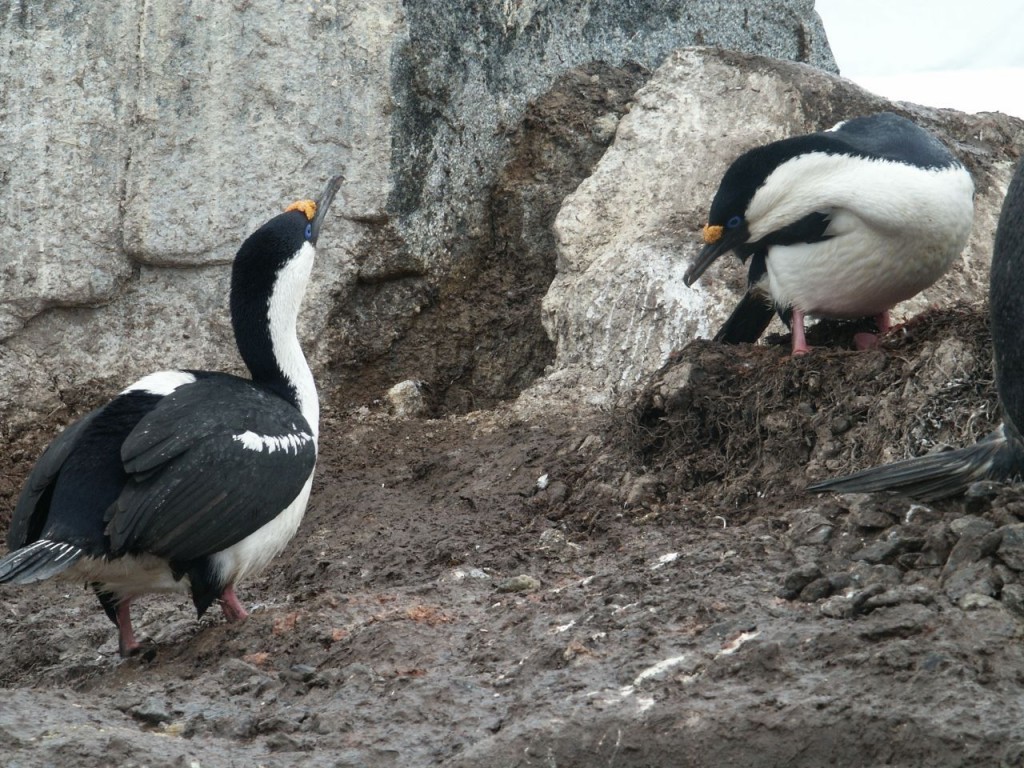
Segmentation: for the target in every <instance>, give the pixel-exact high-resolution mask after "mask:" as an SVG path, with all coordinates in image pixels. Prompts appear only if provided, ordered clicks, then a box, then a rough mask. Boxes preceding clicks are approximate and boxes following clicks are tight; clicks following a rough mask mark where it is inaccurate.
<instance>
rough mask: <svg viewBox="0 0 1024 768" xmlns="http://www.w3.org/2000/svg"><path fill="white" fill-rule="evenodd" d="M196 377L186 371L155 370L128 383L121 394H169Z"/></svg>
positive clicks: (191, 381) (190, 382)
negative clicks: (132, 382) (130, 383)
mask: <svg viewBox="0 0 1024 768" xmlns="http://www.w3.org/2000/svg"><path fill="white" fill-rule="evenodd" d="M195 380H196V377H195V376H194V375H193V374H191V373H189V372H187V371H157V372H156V373H151V374H149V375H148V376H143V377H142V378H141V379H139V380H138V381H136V382H135V383H134V384H132V385H130V386H129V387H128V388H127V389H124V390H122V391H121V394H122V395H127V394H128V393H129V392H148V393H149V394H151V395H169V394H171V392H173V391H174V390H176V389H177V388H178V387H182V386H184V385H186V384H194V383H195Z"/></svg>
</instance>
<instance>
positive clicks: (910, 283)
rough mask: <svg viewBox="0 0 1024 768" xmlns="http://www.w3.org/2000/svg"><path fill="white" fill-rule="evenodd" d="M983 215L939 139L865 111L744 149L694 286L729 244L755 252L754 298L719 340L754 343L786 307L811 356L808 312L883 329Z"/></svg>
mask: <svg viewBox="0 0 1024 768" xmlns="http://www.w3.org/2000/svg"><path fill="white" fill-rule="evenodd" d="M973 216H974V183H973V182H972V180H971V176H970V174H969V173H968V172H967V170H966V169H965V168H964V167H963V165H962V164H961V163H960V162H959V161H958V160H957V159H956V158H955V157H953V155H952V154H951V153H950V152H949V150H948V149H946V147H945V146H943V144H942V143H941V142H940V141H939V140H938V139H937V138H935V137H934V136H932V135H931V134H930V133H928V132H927V131H925V130H924V129H922V128H920V127H918V126H917V125H915V124H914V123H912V122H911V121H910V120H907V119H905V118H903V117H899V116H898V115H894V114H892V113H889V112H883V113H880V114H876V115H870V116H867V117H859V118H855V119H853V120H848V121H846V122H842V123H839V124H838V125H836V126H835V127H833V128H832V129H830V130H828V131H821V132H819V133H811V134H807V135H805V136H795V137H792V138H788V139H783V140H781V141H776V142H772V143H771V144H766V145H764V146H761V147H756V148H754V149H751V150H750V151H748V152H746V153H744V154H743V155H740V157H739V158H737V159H736V161H735V162H733V164H732V165H731V166H730V167H729V169H728V170H727V171H726V173H725V176H724V177H723V179H722V183H721V185H720V186H719V188H718V192H717V193H716V194H715V198H714V200H713V202H712V203H711V211H710V214H709V216H708V223H707V225H706V226H705V227H704V242H705V247H704V249H703V250H702V251H701V252H700V254H699V255H698V257H697V259H696V260H695V261H694V262H693V264H692V265H691V266H690V268H689V270H687V272H686V275H685V277H684V282H685V283H686V285H692V284H693V283H694V282H695V281H696V280H697V278H699V277H700V276H701V275H702V274H703V273H704V271H705V270H706V269H707V268H708V267H709V266H711V264H712V263H713V262H714V261H715V259H717V258H718V257H719V256H721V255H722V254H723V253H726V252H727V251H735V253H736V255H737V256H739V258H740V260H741V261H743V262H746V261H747V260H748V259H749V260H750V268H749V275H748V288H747V293H746V294H745V296H744V297H743V299H742V300H741V301H740V303H739V305H738V306H737V307H736V309H735V310H734V311H733V313H732V315H731V316H730V317H729V319H728V320H727V321H726V322H725V324H724V326H723V327H722V329H721V330H720V331H719V332H718V334H717V335H716V337H715V338H716V340H718V341H724V342H727V343H734V344H735V343H740V342H755V341H757V340H758V339H759V338H760V337H761V334H763V333H764V331H765V329H766V328H767V327H768V324H769V323H770V322H771V319H772V315H773V313H774V311H778V313H779V315H780V316H781V317H782V319H783V321H784V322H785V323H786V324H787V325H789V326H790V327H791V329H792V351H793V354H794V355H801V354H804V353H806V352H807V351H808V349H809V348H808V346H807V342H806V338H805V336H804V316H805V315H812V316H815V317H819V318H831V319H857V318H865V317H873V318H874V319H875V322H876V325H877V326H878V330H879V333H885V332H886V331H887V330H888V329H889V327H890V320H889V310H890V309H892V307H893V306H895V305H896V304H897V303H899V302H901V301H904V300H905V299H909V298H910V297H912V296H914V295H915V294H917V293H919V292H920V291H922V290H923V289H925V288H927V287H928V286H929V285H931V284H932V283H934V282H935V281H936V280H938V279H939V278H940V277H941V276H942V275H943V274H945V272H946V271H947V270H948V269H949V267H950V265H951V264H952V263H953V261H954V259H956V257H957V256H958V255H959V254H960V252H961V251H962V250H963V247H964V245H965V244H966V243H967V238H968V236H969V235H970V233H971V222H972V219H973ZM876 341H877V339H876V338H875V337H874V336H873V335H871V334H867V335H866V336H861V337H859V338H857V345H858V347H862V348H863V347H867V346H872V345H873V344H874V343H875V342H876Z"/></svg>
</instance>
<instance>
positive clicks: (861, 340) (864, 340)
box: [853, 331, 881, 352]
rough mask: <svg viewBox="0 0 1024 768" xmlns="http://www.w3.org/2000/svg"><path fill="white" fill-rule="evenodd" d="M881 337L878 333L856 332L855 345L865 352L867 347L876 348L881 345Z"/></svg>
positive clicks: (854, 335) (854, 336)
mask: <svg viewBox="0 0 1024 768" xmlns="http://www.w3.org/2000/svg"><path fill="white" fill-rule="evenodd" d="M880 342H881V339H880V338H879V335H878V334H875V333H867V332H866V331H865V332H863V333H855V334H853V346H854V347H856V348H857V349H858V350H859V351H861V352H863V351H864V350H865V349H874V348H875V347H877V346H878V345H879V343H880Z"/></svg>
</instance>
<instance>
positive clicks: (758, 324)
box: [714, 248, 775, 344]
mask: <svg viewBox="0 0 1024 768" xmlns="http://www.w3.org/2000/svg"><path fill="white" fill-rule="evenodd" d="M767 255H768V251H767V248H760V249H758V250H757V251H755V252H753V253H752V254H751V256H750V270H749V271H748V273H747V292H746V293H745V294H743V298H742V299H740V303H739V304H737V305H736V308H735V309H734V310H733V311H732V314H731V315H729V318H728V319H727V320H726V321H725V323H723V324H722V327H721V328H719V329H718V333H716V334H715V339H714V340H715V341H720V342H722V343H723V344H753V343H754V342H756V341H757V340H758V339H760V338H761V335H762V334H763V333H764V332H765V330H766V329H767V328H768V325H769V324H770V323H771V321H772V316H773V315H774V314H775V308H774V303H773V302H772V299H771V296H769V295H768V285H767V280H768V267H767V265H766V264H765V259H766V258H767Z"/></svg>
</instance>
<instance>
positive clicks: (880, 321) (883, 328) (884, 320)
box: [875, 309, 892, 336]
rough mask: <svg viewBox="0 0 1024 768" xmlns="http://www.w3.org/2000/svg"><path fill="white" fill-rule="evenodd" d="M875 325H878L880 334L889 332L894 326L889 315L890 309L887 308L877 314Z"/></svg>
mask: <svg viewBox="0 0 1024 768" xmlns="http://www.w3.org/2000/svg"><path fill="white" fill-rule="evenodd" d="M875 325H877V326H878V335H879V336H881V335H882V334H883V333H888V332H889V329H891V328H892V319H891V318H890V317H889V310H888V309H887V310H885V312H882V313H881V314H880V315H875Z"/></svg>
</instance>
